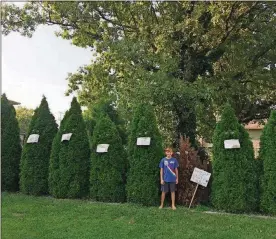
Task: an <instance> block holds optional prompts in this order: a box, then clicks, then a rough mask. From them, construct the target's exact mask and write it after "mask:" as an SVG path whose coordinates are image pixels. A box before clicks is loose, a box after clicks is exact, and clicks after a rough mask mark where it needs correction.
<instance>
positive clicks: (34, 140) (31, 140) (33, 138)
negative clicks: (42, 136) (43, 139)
mask: <svg viewBox="0 0 276 239" xmlns="http://www.w3.org/2000/svg"><path fill="white" fill-rule="evenodd" d="M38 139H39V134H30V136H29V138H28V140H27V143H28V144H33V143H37V142H38Z"/></svg>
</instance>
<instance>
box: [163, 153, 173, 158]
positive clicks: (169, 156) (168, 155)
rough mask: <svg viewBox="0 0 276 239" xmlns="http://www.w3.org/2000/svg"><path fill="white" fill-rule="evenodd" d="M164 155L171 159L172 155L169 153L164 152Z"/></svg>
mask: <svg viewBox="0 0 276 239" xmlns="http://www.w3.org/2000/svg"><path fill="white" fill-rule="evenodd" d="M165 154H166V156H167V158H171V157H172V154H173V153H172V152H171V151H165Z"/></svg>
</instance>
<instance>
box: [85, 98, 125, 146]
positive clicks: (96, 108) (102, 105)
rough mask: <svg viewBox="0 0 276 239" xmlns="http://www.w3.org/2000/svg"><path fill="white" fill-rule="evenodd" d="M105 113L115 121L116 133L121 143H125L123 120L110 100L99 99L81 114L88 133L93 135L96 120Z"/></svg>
mask: <svg viewBox="0 0 276 239" xmlns="http://www.w3.org/2000/svg"><path fill="white" fill-rule="evenodd" d="M102 114H105V115H107V116H108V117H109V118H110V119H111V121H112V122H114V123H115V125H116V128H117V130H118V133H119V135H120V137H121V139H122V143H123V145H125V144H126V143H127V134H126V129H125V121H124V120H122V118H121V117H120V116H119V113H118V111H117V110H116V109H115V108H114V104H113V103H112V101H110V100H109V101H107V100H99V102H98V103H97V104H94V105H93V106H90V107H89V108H88V110H86V111H85V112H84V114H83V116H84V120H85V123H86V127H87V129H88V133H89V135H93V131H94V128H95V126H96V122H97V121H98V119H99V118H100V117H101V116H102Z"/></svg>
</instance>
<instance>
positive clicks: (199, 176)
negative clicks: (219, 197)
mask: <svg viewBox="0 0 276 239" xmlns="http://www.w3.org/2000/svg"><path fill="white" fill-rule="evenodd" d="M210 176H211V174H210V173H208V172H206V171H204V170H201V169H199V168H194V172H193V175H192V177H191V181H192V182H194V183H197V184H199V185H202V186H203V187H207V184H208V182H209V179H210Z"/></svg>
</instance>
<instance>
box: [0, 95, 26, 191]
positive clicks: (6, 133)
mask: <svg viewBox="0 0 276 239" xmlns="http://www.w3.org/2000/svg"><path fill="white" fill-rule="evenodd" d="M20 157H21V145H20V136H19V126H18V122H17V119H16V113H15V109H14V107H13V105H11V104H10V102H9V100H8V99H7V97H6V95H5V94H3V95H2V96H1V190H2V191H18V189H19V163H20Z"/></svg>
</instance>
